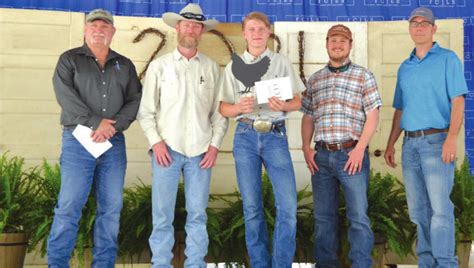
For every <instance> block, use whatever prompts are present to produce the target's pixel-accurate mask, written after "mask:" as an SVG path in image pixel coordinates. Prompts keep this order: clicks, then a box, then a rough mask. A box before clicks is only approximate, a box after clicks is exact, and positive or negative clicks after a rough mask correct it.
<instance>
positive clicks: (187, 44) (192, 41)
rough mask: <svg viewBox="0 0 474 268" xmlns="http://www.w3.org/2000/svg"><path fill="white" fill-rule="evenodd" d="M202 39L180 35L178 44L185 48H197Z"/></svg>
mask: <svg viewBox="0 0 474 268" xmlns="http://www.w3.org/2000/svg"><path fill="white" fill-rule="evenodd" d="M199 41H200V38H198V37H191V36H185V35H181V34H180V35H178V44H179V45H181V46H182V47H184V48H197V47H198V45H199Z"/></svg>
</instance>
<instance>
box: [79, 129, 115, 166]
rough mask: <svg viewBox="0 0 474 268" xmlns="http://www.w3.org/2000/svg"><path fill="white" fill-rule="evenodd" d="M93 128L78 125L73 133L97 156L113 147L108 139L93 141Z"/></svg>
mask: <svg viewBox="0 0 474 268" xmlns="http://www.w3.org/2000/svg"><path fill="white" fill-rule="evenodd" d="M91 133H92V129H90V128H88V127H85V126H83V125H77V127H76V128H75V129H74V131H73V132H72V135H73V136H74V137H76V139H77V140H78V141H79V143H81V144H82V146H84V148H86V150H87V151H88V152H89V153H90V154H91V155H92V156H94V157H95V158H97V157H99V156H101V155H102V154H103V153H105V152H106V151H107V150H108V149H110V148H111V147H112V143H110V141H108V140H106V141H105V142H93V141H92V138H91Z"/></svg>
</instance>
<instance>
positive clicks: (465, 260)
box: [451, 159, 474, 268]
mask: <svg viewBox="0 0 474 268" xmlns="http://www.w3.org/2000/svg"><path fill="white" fill-rule="evenodd" d="M451 200H452V201H453V203H454V216H455V223H456V242H457V254H458V257H459V267H461V268H467V267H468V266H469V255H470V252H471V246H472V239H473V238H474V176H473V175H471V173H470V172H469V162H468V160H467V159H464V162H463V163H462V165H461V168H460V169H456V170H455V172H454V186H453V190H452V192H451Z"/></svg>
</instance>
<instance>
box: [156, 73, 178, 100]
mask: <svg viewBox="0 0 474 268" xmlns="http://www.w3.org/2000/svg"><path fill="white" fill-rule="evenodd" d="M160 88H161V90H160V100H161V102H163V103H166V104H174V103H175V102H176V101H177V100H178V99H179V95H180V88H179V82H178V81H177V80H174V81H173V80H171V79H167V78H162V79H161V87H160Z"/></svg>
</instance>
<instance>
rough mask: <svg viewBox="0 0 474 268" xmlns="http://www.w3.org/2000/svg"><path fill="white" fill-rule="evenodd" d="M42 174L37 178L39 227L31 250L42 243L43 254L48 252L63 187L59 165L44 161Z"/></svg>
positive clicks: (36, 218) (41, 169)
mask: <svg viewBox="0 0 474 268" xmlns="http://www.w3.org/2000/svg"><path fill="white" fill-rule="evenodd" d="M39 172H40V176H38V177H37V180H36V182H35V183H36V186H37V187H36V188H37V190H38V199H37V200H35V202H36V203H37V204H38V206H37V208H36V212H35V217H34V220H35V221H36V222H37V223H38V228H37V229H36V230H35V232H33V233H32V236H31V242H30V250H31V249H34V248H35V247H36V245H38V244H40V243H41V247H40V253H41V256H44V255H45V254H46V246H47V245H46V244H47V238H48V235H49V231H50V230H51V224H52V223H53V217H54V207H55V205H56V202H57V198H58V194H59V189H60V188H61V172H60V168H59V165H58V164H56V165H50V164H48V162H46V161H43V164H42V166H41V167H40V170H39Z"/></svg>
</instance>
